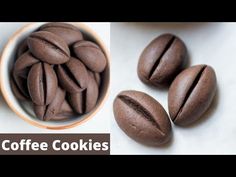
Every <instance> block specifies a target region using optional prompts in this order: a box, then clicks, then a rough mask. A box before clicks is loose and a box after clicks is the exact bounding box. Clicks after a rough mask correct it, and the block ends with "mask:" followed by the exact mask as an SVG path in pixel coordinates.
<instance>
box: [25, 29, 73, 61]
mask: <svg viewBox="0 0 236 177" xmlns="http://www.w3.org/2000/svg"><path fill="white" fill-rule="evenodd" d="M27 43H28V47H29V50H30V52H31V53H32V54H33V55H34V56H35V57H36V58H38V59H40V60H42V61H43V62H47V63H49V64H62V63H66V62H67V61H68V60H69V59H70V50H69V48H68V46H67V44H66V42H65V41H64V40H63V39H62V38H61V37H59V36H57V35H55V34H53V33H51V32H47V31H39V32H34V33H32V34H31V35H30V36H29V37H28V39H27Z"/></svg>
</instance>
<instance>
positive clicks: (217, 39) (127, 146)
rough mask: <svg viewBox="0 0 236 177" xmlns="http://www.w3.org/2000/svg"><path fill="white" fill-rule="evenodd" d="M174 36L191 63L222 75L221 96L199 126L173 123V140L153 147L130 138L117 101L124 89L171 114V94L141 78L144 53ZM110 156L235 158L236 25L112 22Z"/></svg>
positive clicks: (219, 81)
mask: <svg viewBox="0 0 236 177" xmlns="http://www.w3.org/2000/svg"><path fill="white" fill-rule="evenodd" d="M166 32H170V33H174V34H176V35H178V36H179V37H180V38H181V39H182V40H183V41H184V42H185V44H186V46H187V48H188V52H189V61H190V65H195V64H209V65H211V66H212V67H213V68H214V69H215V71H216V74H217V79H218V92H217V95H216V97H215V100H214V102H213V104H212V106H211V108H210V109H209V111H208V112H207V113H206V114H205V116H204V117H203V118H202V119H201V120H200V121H198V122H196V123H195V124H194V125H192V126H190V127H187V128H180V127H177V126H174V125H173V138H172V141H171V142H170V143H169V144H167V145H165V146H164V147H159V148H151V147H146V146H144V145H141V144H138V143H136V142H135V141H133V140H132V139H130V138H129V137H127V136H126V135H125V134H124V133H123V132H122V131H121V130H120V129H119V127H118V126H117V124H116V122H115V120H114V117H113V113H112V100H113V99H114V98H115V96H116V95H117V94H118V93H119V92H120V91H122V90H126V89H135V90H140V91H144V92H146V93H148V94H150V95H151V96H153V97H154V98H156V99H157V100H158V101H159V102H160V103H161V104H162V105H163V106H164V108H165V109H166V110H167V93H168V90H159V89H153V88H150V87H148V86H146V85H144V84H143V83H141V81H140V80H139V79H138V76H137V74H136V72H137V71H136V68H137V62H138V58H139V55H140V54H141V52H142V50H143V49H144V48H145V47H146V46H147V45H148V44H149V42H150V41H151V40H153V39H154V38H155V37H156V36H158V35H160V34H162V33H166ZM111 55H112V68H111V76H112V79H111V96H110V100H109V102H110V105H109V106H110V109H111V111H110V116H111V117H112V119H111V141H112V144H111V145H112V147H111V152H112V153H113V154H140V153H141V154H219V153H220V154H231V153H234V154H235V153H236V116H235V110H236V109H235V107H236V106H235V102H236V23H185V24H181V23H171V24H170V23H155V24H153V23H151V24H147V23H112V24H111Z"/></svg>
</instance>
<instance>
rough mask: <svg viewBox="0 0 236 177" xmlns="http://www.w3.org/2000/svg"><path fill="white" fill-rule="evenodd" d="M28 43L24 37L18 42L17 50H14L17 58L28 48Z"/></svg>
mask: <svg viewBox="0 0 236 177" xmlns="http://www.w3.org/2000/svg"><path fill="white" fill-rule="evenodd" d="M28 49H29V48H28V45H27V40H26V39H24V40H23V41H22V42H21V43H20V44H19V47H18V50H17V52H16V56H17V58H19V57H20V56H21V55H22V54H23V53H25V52H26V51H27V50H28Z"/></svg>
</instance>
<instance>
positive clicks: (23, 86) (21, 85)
mask: <svg viewBox="0 0 236 177" xmlns="http://www.w3.org/2000/svg"><path fill="white" fill-rule="evenodd" d="M12 75H13V80H14V81H15V83H16V86H17V88H18V89H19V91H20V92H21V93H22V94H23V95H24V96H25V97H26V98H30V95H29V90H28V87H27V78H23V77H20V76H18V75H16V74H14V72H13V74H12Z"/></svg>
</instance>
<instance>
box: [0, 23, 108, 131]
mask: <svg viewBox="0 0 236 177" xmlns="http://www.w3.org/2000/svg"><path fill="white" fill-rule="evenodd" d="M43 24H44V23H31V24H29V25H26V26H24V27H23V28H21V29H20V30H18V31H17V32H16V33H15V34H14V35H13V36H12V37H11V38H10V40H9V42H8V43H7V44H6V46H5V48H4V50H3V52H2V57H1V66H0V67H1V70H0V72H1V75H0V77H1V89H2V94H3V96H4V98H5V100H6V102H7V104H8V105H9V106H10V108H11V109H13V111H14V112H15V113H16V114H17V115H18V116H20V117H21V118H23V119H24V120H26V121H27V122H29V123H31V124H34V125H36V126H39V127H43V128H49V129H64V128H70V127H73V126H75V125H78V124H80V123H82V122H83V121H85V120H87V119H88V118H90V117H92V116H93V115H94V114H95V113H96V112H97V111H98V109H99V108H100V107H101V106H102V103H103V102H104V101H105V98H106V95H107V92H108V87H109V79H110V72H109V71H110V68H109V67H110V64H109V54H108V50H107V49H106V47H105V45H104V44H103V42H102V40H101V39H100V38H99V36H98V35H97V34H96V33H95V32H94V31H93V30H92V29H90V28H89V27H88V26H87V25H85V24H83V23H73V25H75V26H77V27H78V28H79V29H80V30H81V32H82V33H83V34H84V36H85V39H89V40H91V41H94V42H96V43H97V44H99V46H100V47H101V48H102V50H103V52H104V53H105V55H106V58H107V63H108V65H107V67H106V69H105V70H104V71H103V72H102V73H101V77H102V83H101V86H100V89H99V90H100V94H99V98H98V102H97V105H96V107H95V108H94V109H93V110H92V111H91V112H89V113H87V114H84V115H80V116H76V117H73V118H71V119H67V120H64V121H49V122H45V121H41V120H39V119H37V118H36V116H35V114H34V112H33V110H32V106H31V105H30V104H29V102H20V101H18V100H17V99H16V97H15V96H14V94H13V92H12V90H11V86H10V72H11V70H12V67H13V65H14V61H15V58H16V51H17V48H18V46H19V44H20V43H21V42H22V40H24V39H25V38H26V37H27V36H28V35H29V34H30V33H32V32H33V31H36V30H37V29H38V28H39V27H40V26H41V25H43Z"/></svg>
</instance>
